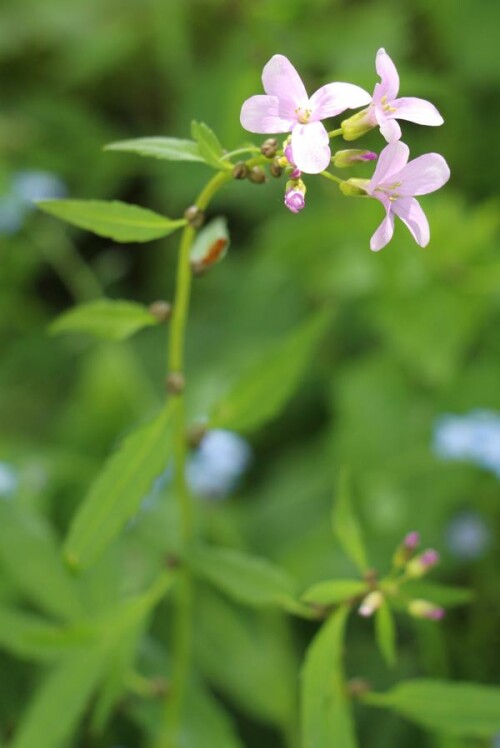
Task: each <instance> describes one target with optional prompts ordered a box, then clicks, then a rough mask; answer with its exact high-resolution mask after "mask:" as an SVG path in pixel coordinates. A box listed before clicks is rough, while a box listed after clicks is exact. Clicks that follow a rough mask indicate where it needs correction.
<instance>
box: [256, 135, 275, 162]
mask: <svg viewBox="0 0 500 748" xmlns="http://www.w3.org/2000/svg"><path fill="white" fill-rule="evenodd" d="M277 148H278V141H277V140H276V138H268V139H267V140H264V142H263V143H262V145H261V147H260V152H261V153H262V155H263V156H265V157H266V158H274V157H275V156H276V150H277Z"/></svg>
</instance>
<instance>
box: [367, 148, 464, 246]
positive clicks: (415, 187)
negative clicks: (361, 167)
mask: <svg viewBox="0 0 500 748" xmlns="http://www.w3.org/2000/svg"><path fill="white" fill-rule="evenodd" d="M409 154H410V151H409V148H408V146H407V145H405V143H402V142H401V141H397V142H396V143H389V145H387V146H386V147H385V148H384V150H383V151H382V153H381V154H380V156H379V159H378V162H377V168H376V169H375V173H374V174H373V177H372V178H371V180H370V181H369V183H368V184H367V185H366V186H365V187H364V189H365V191H366V192H367V193H368V195H370V196H371V197H375V198H376V199H377V200H380V202H381V203H382V205H383V206H384V208H385V210H386V217H385V218H384V220H383V221H382V223H381V224H380V226H379V227H378V229H377V230H376V231H375V233H374V234H373V236H372V238H371V240H370V248H371V249H373V250H374V251H377V250H379V249H382V247H385V245H386V244H387V243H388V242H389V241H390V240H391V239H392V235H393V233H394V216H395V215H396V216H398V217H399V218H400V219H401V220H402V221H403V223H404V224H405V225H406V226H407V227H408V229H409V230H410V233H411V234H412V236H413V238H414V239H415V241H416V242H417V244H419V245H420V246H421V247H425V246H426V245H427V244H428V243H429V238H430V231H429V223H428V221H427V218H426V217H425V213H424V212H423V210H422V208H421V207H420V205H419V204H418V202H417V200H415V197H414V196H415V195H427V194H428V193H429V192H435V191H436V190H438V189H439V188H440V187H442V186H443V184H445V183H446V182H447V181H448V179H449V178H450V170H449V168H448V164H447V163H446V161H445V160H444V158H443V157H442V156H440V155H439V154H438V153H426V154H425V155H424V156H419V157H418V158H415V159H414V160H413V161H410V163H408V156H409Z"/></svg>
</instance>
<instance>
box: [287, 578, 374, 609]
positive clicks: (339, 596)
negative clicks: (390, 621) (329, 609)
mask: <svg viewBox="0 0 500 748" xmlns="http://www.w3.org/2000/svg"><path fill="white" fill-rule="evenodd" d="M366 591H367V584H366V582H363V581H361V580H359V579H327V580H325V581H324V582H317V583H316V584H313V585H312V587H309V588H308V589H307V590H306V591H305V592H304V594H303V595H302V600H303V601H304V602H307V603H318V605H334V604H335V603H341V602H343V601H344V600H349V599H350V598H351V597H358V595H363V594H365V593H366Z"/></svg>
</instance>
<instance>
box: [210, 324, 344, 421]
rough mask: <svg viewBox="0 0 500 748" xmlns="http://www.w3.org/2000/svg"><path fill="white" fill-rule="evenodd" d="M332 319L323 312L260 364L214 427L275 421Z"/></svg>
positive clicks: (218, 413) (219, 411) (218, 412)
mask: <svg viewBox="0 0 500 748" xmlns="http://www.w3.org/2000/svg"><path fill="white" fill-rule="evenodd" d="M330 319H331V311H330V310H328V309H327V310H322V311H321V312H318V313H317V314H315V315H314V316H312V317H310V318H309V319H308V320H307V321H306V322H305V323H304V324H303V325H301V326H300V327H299V329H298V330H294V331H293V332H292V333H291V335H289V336H288V337H287V338H286V340H285V341H284V342H283V343H281V344H280V345H279V346H277V348H276V349H275V351H274V352H273V353H271V354H270V355H268V356H266V358H265V359H264V360H263V361H259V362H258V364H257V365H256V366H254V367H253V368H252V369H251V371H249V372H248V373H247V374H246V376H243V377H242V379H241V380H240V382H238V383H237V384H236V385H235V387H234V389H233V390H232V391H231V392H229V394H228V395H227V396H226V398H225V399H224V400H222V402H220V403H219V404H218V405H217V406H216V408H215V410H214V413H213V414H212V418H211V420H210V426H211V427H212V428H227V429H234V430H235V431H252V430H253V429H256V428H258V427H260V426H263V425H264V423H266V422H267V421H270V420H272V419H273V418H275V417H276V416H277V415H278V414H279V413H280V411H281V410H282V408H283V407H284V406H285V405H286V403H287V401H288V400H289V399H290V397H291V396H292V395H293V393H294V391H295V389H296V388H297V386H298V385H299V382H300V380H301V379H302V377H303V375H304V374H305V372H306V370H307V367H308V366H309V363H310V359H311V358H312V356H313V353H314V351H315V349H316V346H317V345H318V343H319V341H320V339H321V337H322V336H323V335H324V333H325V331H326V328H327V326H328V323H329V322H330Z"/></svg>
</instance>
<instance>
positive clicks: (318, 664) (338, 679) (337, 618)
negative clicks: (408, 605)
mask: <svg viewBox="0 0 500 748" xmlns="http://www.w3.org/2000/svg"><path fill="white" fill-rule="evenodd" d="M348 615H349V606H347V605H344V606H342V607H340V608H339V609H338V610H337V611H336V612H335V613H333V614H332V615H331V616H330V618H329V619H328V621H326V623H324V624H323V626H322V627H321V629H320V630H319V632H318V633H317V634H316V636H315V638H314V639H313V641H312V643H311V644H310V645H309V648H308V650H307V653H306V659H305V663H304V669H303V672H302V708H301V713H302V741H303V746H304V748H331V746H339V748H340V746H342V748H356V746H357V741H356V736H355V733H354V725H353V718H352V714H351V707H350V704H349V701H348V698H347V695H346V692H345V682H344V674H343V665H342V657H343V651H344V633H345V625H346V621H347V616H348Z"/></svg>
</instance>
